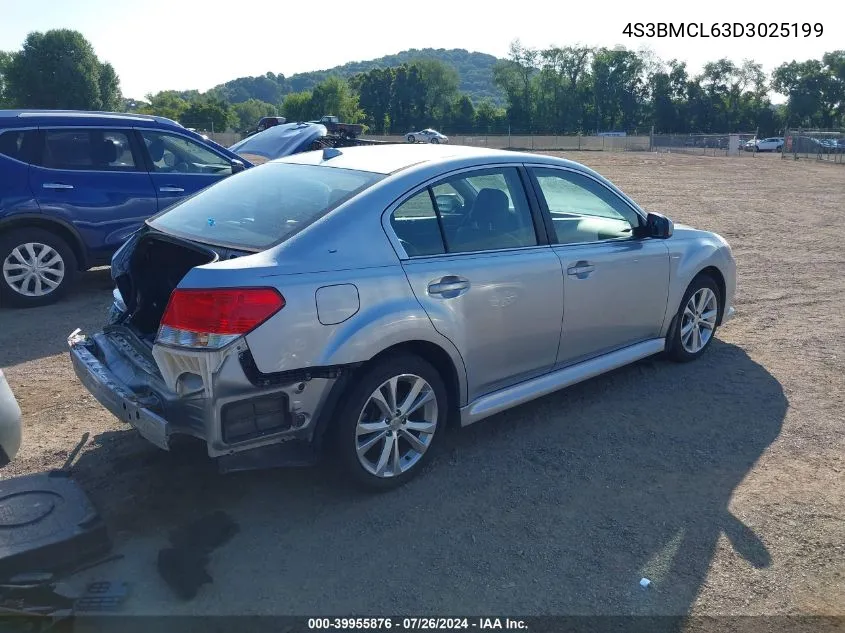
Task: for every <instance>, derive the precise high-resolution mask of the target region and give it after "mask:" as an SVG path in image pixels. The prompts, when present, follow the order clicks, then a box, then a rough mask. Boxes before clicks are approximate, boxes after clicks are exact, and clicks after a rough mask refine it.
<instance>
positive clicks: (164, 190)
mask: <svg viewBox="0 0 845 633" xmlns="http://www.w3.org/2000/svg"><path fill="white" fill-rule="evenodd" d="M159 191H160V192H161V193H185V190H184V189H182V187H170V186H168V187H159Z"/></svg>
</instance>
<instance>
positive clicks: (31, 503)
mask: <svg viewBox="0 0 845 633" xmlns="http://www.w3.org/2000/svg"><path fill="white" fill-rule="evenodd" d="M110 549H111V540H110V539H109V535H108V532H107V530H106V526H105V524H104V523H103V520H102V518H101V517H100V515H99V514H98V513H97V511H96V510H95V509H94V507H93V506H92V505H91V502H90V501H89V500H88V497H87V496H86V494H85V493H84V492H83V491H82V489H81V488H80V487H79V486H78V485H77V484H76V482H74V481H73V480H72V479H71V478H70V477H68V475H67V473H66V472H63V471H53V472H50V473H38V474H35V475H26V476H24V477H15V478H13V479H7V480H5V481H0V581H3V580H7V579H10V578H12V577H14V576H16V575H19V574H25V573H40V572H52V573H55V574H59V573H61V572H68V571H72V570H74V569H75V568H77V567H79V566H81V565H84V564H85V563H87V562H89V561H91V560H94V559H97V558H99V557H102V556H103V555H105V554H107V553H108V552H109V550H110Z"/></svg>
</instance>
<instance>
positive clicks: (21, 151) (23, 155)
mask: <svg viewBox="0 0 845 633" xmlns="http://www.w3.org/2000/svg"><path fill="white" fill-rule="evenodd" d="M35 142H36V132H35V130H6V131H5V132H0V154H3V155H4V156H8V157H9V158H14V159H15V160H19V161H21V162H23V163H31V162H32V160H33V155H34V153H35Z"/></svg>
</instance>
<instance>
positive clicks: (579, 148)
mask: <svg viewBox="0 0 845 633" xmlns="http://www.w3.org/2000/svg"><path fill="white" fill-rule="evenodd" d="M578 151H579V152H580V151H581V132H580V131H579V132H578Z"/></svg>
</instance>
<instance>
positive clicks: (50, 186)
mask: <svg viewBox="0 0 845 633" xmlns="http://www.w3.org/2000/svg"><path fill="white" fill-rule="evenodd" d="M41 186H42V187H43V188H44V189H73V185H66V184H65V183H63V182H45V183H44V184H43V185H41Z"/></svg>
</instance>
